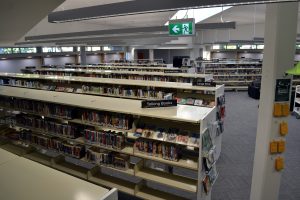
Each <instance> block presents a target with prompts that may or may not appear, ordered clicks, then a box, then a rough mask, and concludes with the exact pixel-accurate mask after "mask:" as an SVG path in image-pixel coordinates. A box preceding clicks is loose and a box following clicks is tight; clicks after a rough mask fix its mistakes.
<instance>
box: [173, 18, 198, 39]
mask: <svg viewBox="0 0 300 200" xmlns="http://www.w3.org/2000/svg"><path fill="white" fill-rule="evenodd" d="M169 35H171V36H192V35H195V19H191V18H189V19H176V20H170V21H169Z"/></svg>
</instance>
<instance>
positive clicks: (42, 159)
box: [23, 151, 53, 166]
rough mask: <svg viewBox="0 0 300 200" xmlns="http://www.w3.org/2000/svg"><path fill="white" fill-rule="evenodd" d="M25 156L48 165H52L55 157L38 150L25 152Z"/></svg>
mask: <svg viewBox="0 0 300 200" xmlns="http://www.w3.org/2000/svg"><path fill="white" fill-rule="evenodd" d="M23 157H24V158H27V159H29V160H32V161H35V162H38V163H41V164H43V165H46V166H51V160H52V158H53V157H50V156H47V155H46V154H43V153H40V152H37V151H34V152H31V153H28V154H25V155H23Z"/></svg>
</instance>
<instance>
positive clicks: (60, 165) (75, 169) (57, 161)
mask: <svg viewBox="0 0 300 200" xmlns="http://www.w3.org/2000/svg"><path fill="white" fill-rule="evenodd" d="M52 167H53V168H54V169H57V170H59V171H62V172H65V173H67V174H70V175H72V176H76V177H78V178H82V179H87V172H88V169H87V168H84V167H82V166H79V165H75V164H72V163H70V162H67V161H66V160H65V157H64V156H58V157H56V158H54V159H52Z"/></svg>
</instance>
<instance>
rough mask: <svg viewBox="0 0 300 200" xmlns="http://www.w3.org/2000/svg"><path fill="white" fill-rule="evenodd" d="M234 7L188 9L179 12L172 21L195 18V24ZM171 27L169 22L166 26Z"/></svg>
mask: <svg viewBox="0 0 300 200" xmlns="http://www.w3.org/2000/svg"><path fill="white" fill-rule="evenodd" d="M231 7H232V6H225V7H223V9H222V7H213V8H199V9H188V10H179V11H177V13H176V14H175V15H173V17H172V18H171V20H174V19H184V18H195V23H198V22H201V21H203V20H205V19H207V18H209V17H212V16H214V15H216V14H219V13H221V12H222V10H223V11H225V10H227V9H229V8H231ZM167 25H169V21H167V22H166V23H165V26H167Z"/></svg>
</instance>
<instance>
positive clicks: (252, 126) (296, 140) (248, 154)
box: [212, 92, 300, 200]
mask: <svg viewBox="0 0 300 200" xmlns="http://www.w3.org/2000/svg"><path fill="white" fill-rule="evenodd" d="M258 102H259V101H258V100H254V99H251V98H249V97H248V95H247V93H246V92H237V93H236V92H228V93H226V119H225V120H226V121H225V132H224V135H223V141H222V153H221V157H220V160H219V161H218V163H217V167H218V169H219V178H218V180H217V182H216V184H215V185H214V187H213V192H212V200H248V199H249V198H250V190H251V178H252V168H253V158H254V149H255V136H256V126H257V113H258V112H257V111H258ZM286 139H287V147H286V154H285V155H286V160H285V161H286V168H285V170H284V171H283V174H282V179H281V188H280V195H279V199H280V200H299V199H300V120H297V119H296V118H295V117H290V119H289V134H288V135H287V137H286Z"/></svg>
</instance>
